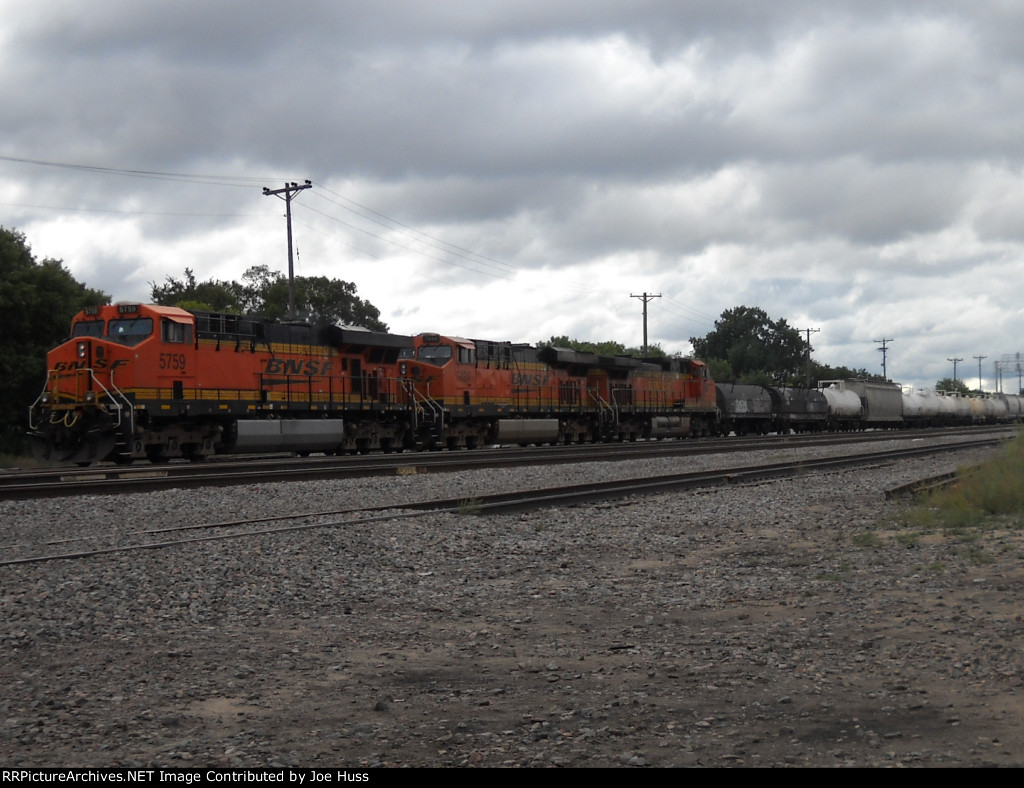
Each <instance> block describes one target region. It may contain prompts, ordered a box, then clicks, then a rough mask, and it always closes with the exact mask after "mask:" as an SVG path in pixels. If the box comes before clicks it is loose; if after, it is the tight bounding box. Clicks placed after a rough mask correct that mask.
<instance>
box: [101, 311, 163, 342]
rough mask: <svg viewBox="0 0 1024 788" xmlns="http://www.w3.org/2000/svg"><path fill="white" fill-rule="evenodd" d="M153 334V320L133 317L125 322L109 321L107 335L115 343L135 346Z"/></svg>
mask: <svg viewBox="0 0 1024 788" xmlns="http://www.w3.org/2000/svg"><path fill="white" fill-rule="evenodd" d="M152 334H153V318H151V317H134V318H128V319H126V320H111V321H110V327H109V329H108V330H107V335H108V336H109V337H110V338H111V339H112V340H114V341H115V342H121V343H123V344H125V345H137V344H139V343H140V342H141V341H142V340H144V339H145V338H146V337H148V336H151V335H152Z"/></svg>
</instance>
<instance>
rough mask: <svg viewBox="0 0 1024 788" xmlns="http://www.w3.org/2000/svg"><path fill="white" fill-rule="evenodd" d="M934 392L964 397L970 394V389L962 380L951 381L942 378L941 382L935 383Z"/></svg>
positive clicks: (951, 379) (950, 379)
mask: <svg viewBox="0 0 1024 788" xmlns="http://www.w3.org/2000/svg"><path fill="white" fill-rule="evenodd" d="M935 390H936V391H947V392H955V393H957V394H964V395H966V394H970V393H971V389H970V387H969V386H968V385H967V384H966V383H964V382H963V381H962V380H953V378H943V379H942V380H937V381H935Z"/></svg>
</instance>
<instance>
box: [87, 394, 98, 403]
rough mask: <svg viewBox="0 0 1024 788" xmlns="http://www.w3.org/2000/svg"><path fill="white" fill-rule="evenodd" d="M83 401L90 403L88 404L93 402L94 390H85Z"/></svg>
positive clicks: (94, 399) (94, 397)
mask: <svg viewBox="0 0 1024 788" xmlns="http://www.w3.org/2000/svg"><path fill="white" fill-rule="evenodd" d="M85 401H86V402H88V403H90V404H91V403H93V402H95V401H96V392H95V391H87V392H85Z"/></svg>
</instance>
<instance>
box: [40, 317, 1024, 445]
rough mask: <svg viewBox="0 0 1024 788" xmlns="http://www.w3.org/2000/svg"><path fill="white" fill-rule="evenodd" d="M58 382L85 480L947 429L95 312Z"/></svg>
mask: <svg viewBox="0 0 1024 788" xmlns="http://www.w3.org/2000/svg"><path fill="white" fill-rule="evenodd" d="M47 369H48V372H47V380H46V383H45V385H44V388H43V390H42V392H41V393H40V395H39V396H38V397H37V399H36V401H35V402H34V403H33V404H32V405H31V406H30V412H29V427H30V430H29V432H30V436H31V439H32V445H33V452H34V454H35V455H36V456H37V457H38V458H40V459H42V460H50V461H66V462H76V463H79V464H82V465H85V464H89V463H91V462H96V461H100V460H112V461H114V462H118V463H129V462H132V461H133V460H136V459H143V458H145V459H149V460H150V461H151V462H154V463H160V462H166V461H167V460H169V459H171V458H174V457H184V458H188V459H191V460H202V459H204V458H206V457H208V456H210V455H213V454H221V453H242V452H263V451H293V452H298V453H311V452H327V453H342V452H352V453H354V452H360V453H361V452H369V451H383V452H388V451H401V450H404V449H441V448H447V449H458V448H467V449H472V448H475V447H477V446H483V445H490V444H501V443H518V444H529V443H580V442H592V441H611V440H636V439H638V438H644V439H652V438H654V439H657V438H681V437H686V436H708V435H714V434H720V433H729V432H735V433H736V434H743V433H746V432H766V431H778V430H790V429H792V430H795V431H803V430H818V429H852V428H864V427H869V426H892V425H894V424H896V423H900V424H902V423H904V422H909V421H911V420H912V419H917V420H920V422H921V423H925V421H926V420H927V421H928V422H929V423H939V422H940V420H941V419H940V418H939V417H937V416H931V415H930V416H928V417H925V416H924V415H923V413H924V410H923V404H922V403H921V402H918V401H917V400H915V403H916V404H915V405H914V406H913V408H918V406H921V407H922V409H921V411H920V415H919V412H918V410H914V409H912V408H911V407H910V405H907V406H904V405H903V400H902V399H901V395H900V394H899V389H898V387H897V388H895V391H896V394H895V395H893V394H892V393H891V391H892V390H893V388H894V387H891V386H889V387H881V388H879V384H866V383H863V382H861V381H839V382H837V383H834V384H830V385H829V386H827V387H824V388H819V389H789V388H763V387H743V386H738V385H733V384H720V385H717V386H716V384H715V382H714V381H713V380H712V379H711V376H710V375H709V374H708V369H707V366H706V365H705V364H704V363H702V362H701V361H698V360H695V359H657V360H651V359H647V360H640V359H635V358H624V357H608V356H600V355H595V354H591V353H583V352H579V351H575V350H568V349H563V348H552V347H544V348H536V347H532V346H530V345H525V344H516V343H511V342H502V341H486V340H473V339H465V338H461V337H453V336H444V335H441V334H429V333H425V334H419V335H418V336H402V335H396V334H388V333H383V332H376V331H368V330H365V329H362V328H354V327H342V326H335V325H322V326H315V325H311V324H308V323H295V324H290V323H278V322H273V321H269V320H263V319H258V318H247V317H241V316H238V315H229V314H220V313H214V312H201V311H190V310H183V309H177V308H174V307H165V306H151V305H144V304H126V303H121V304H113V305H107V306H100V307H92V308H89V309H86V310H84V311H82V312H80V313H79V314H78V315H76V316H75V317H74V319H73V321H72V326H71V337H70V339H69V340H67V341H66V342H64V343H63V344H61V345H59V346H58V347H56V348H54V349H53V350H52V351H50V353H49V354H48V355H47ZM883 389H884V391H883ZM897 399H900V405H899V407H898V408H897V407H896V405H895V403H896V400H897ZM936 399H938V398H933V400H929V402H931V403H932V404H935V402H934V400H936ZM942 399H943V400H946V399H951V398H942ZM993 402H995V401H993ZM878 403H882V404H878ZM998 407H999V408H1000V409H1001V410H999V412H998V413H995V412H993V414H992V415H991V416H989V414H988V412H987V411H979V414H978V415H977V416H976V415H975V414H974V412H973V411H971V416H970V417H968V420H982V419H985V420H987V419H989V418H992V419H993V420H996V419H1004V420H1009V419H1010V418H1013V419H1017V418H1020V415H1021V411H1022V407H1021V401H1020V398H1003V399H1001V400H998ZM993 408H995V405H993ZM896 410H898V411H899V413H898V414H896ZM943 418H945V417H943ZM956 418H959V417H956ZM950 420H951V421H952V420H953V418H952V417H951V418H950Z"/></svg>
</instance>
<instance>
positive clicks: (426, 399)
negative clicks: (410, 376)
mask: <svg viewBox="0 0 1024 788" xmlns="http://www.w3.org/2000/svg"><path fill="white" fill-rule="evenodd" d="M410 383H411V386H410V388H411V390H412V394H413V404H414V405H415V406H416V407H417V408H418V409H419V410H420V411H422V412H424V413H426V412H427V411H428V410H429V411H430V412H431V413H432V414H433V417H434V423H435V424H437V425H438V426H439V427H440V428H441V429H444V407H443V406H442V405H441V403H440V402H438V401H437V400H435V399H434V398H433V397H431V396H430V393H429V391H428V392H427V393H426V394H423V393H421V392H420V391H419V390H418V389H417V388H416V384H415V383H414V382H412V381H410ZM427 386H428V387H429V386H430V383H427ZM424 405H426V406H427V407H424Z"/></svg>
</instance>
